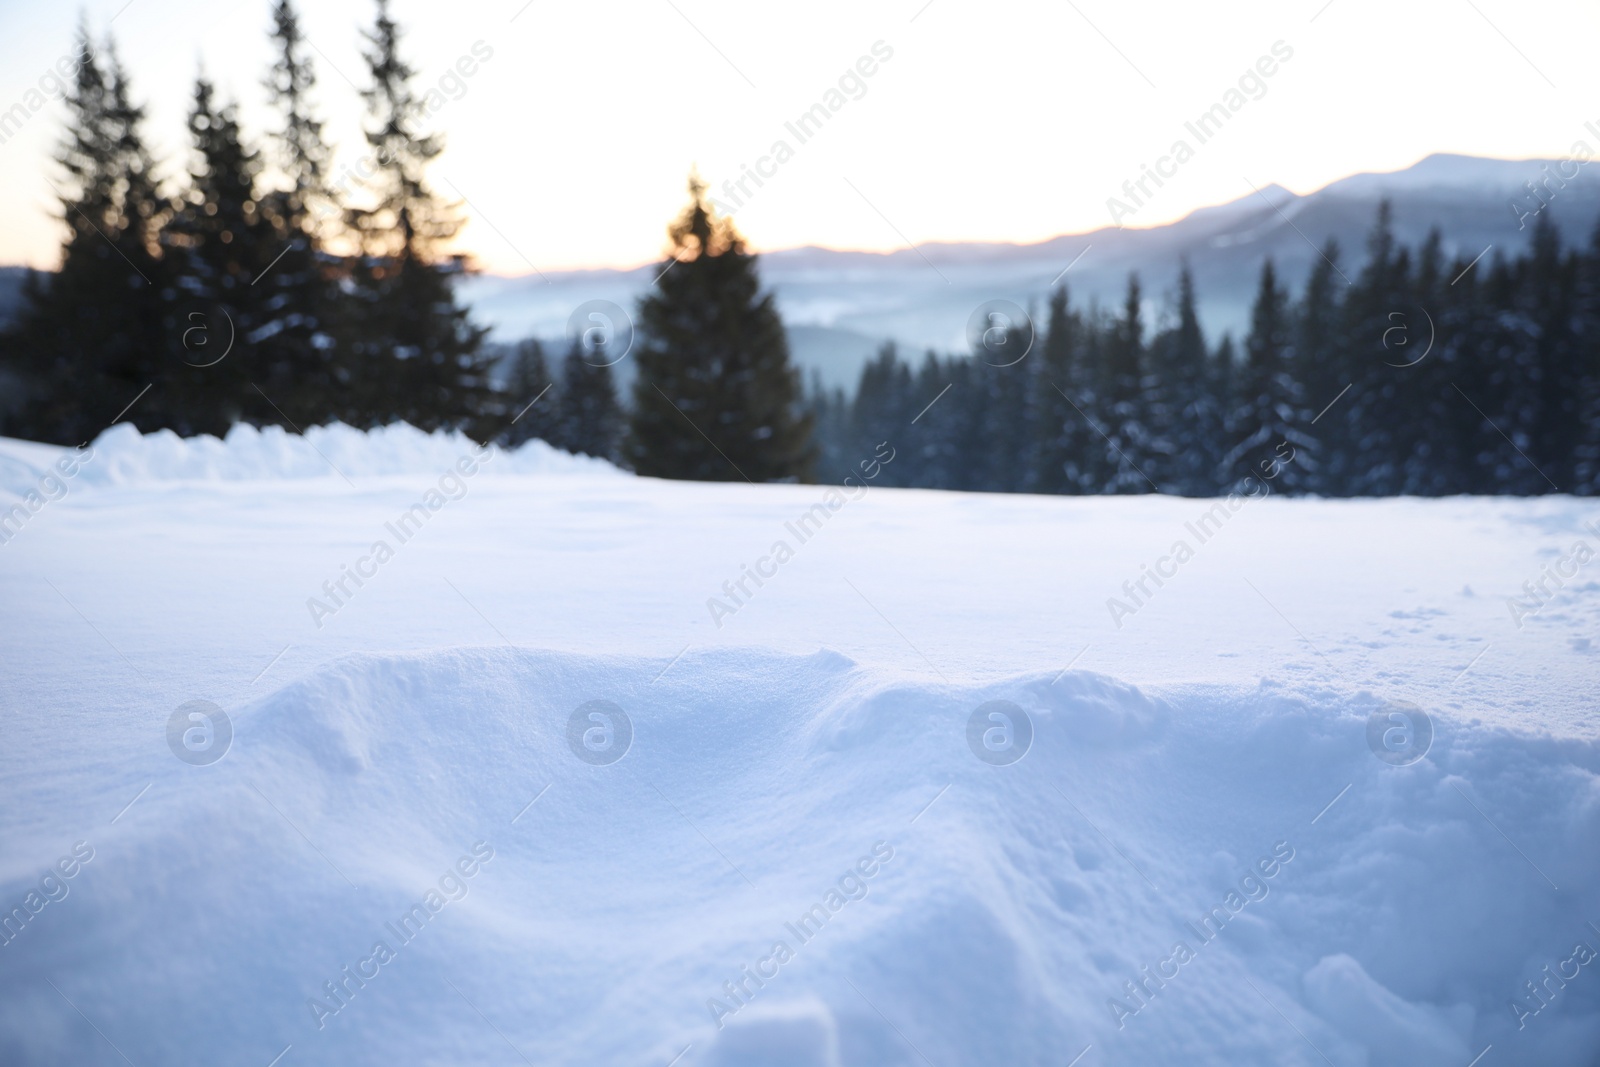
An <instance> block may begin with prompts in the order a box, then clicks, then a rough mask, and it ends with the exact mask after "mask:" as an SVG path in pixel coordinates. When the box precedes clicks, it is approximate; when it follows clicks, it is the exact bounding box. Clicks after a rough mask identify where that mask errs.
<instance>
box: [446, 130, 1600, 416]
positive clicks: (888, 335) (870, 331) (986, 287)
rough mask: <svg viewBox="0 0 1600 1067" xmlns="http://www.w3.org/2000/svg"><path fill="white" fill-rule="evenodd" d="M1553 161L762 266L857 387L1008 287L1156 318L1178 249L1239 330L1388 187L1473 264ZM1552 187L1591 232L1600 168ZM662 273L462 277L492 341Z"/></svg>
mask: <svg viewBox="0 0 1600 1067" xmlns="http://www.w3.org/2000/svg"><path fill="white" fill-rule="evenodd" d="M1557 162H1558V161H1556V160H1539V159H1533V160H1501V159H1483V158H1478V157H1473V156H1461V155H1442V154H1441V155H1431V156H1428V157H1427V158H1425V159H1423V160H1421V161H1420V162H1418V163H1416V164H1414V165H1412V166H1410V167H1408V168H1406V169H1404V170H1400V171H1394V172H1391V173H1385V174H1356V175H1353V176H1351V177H1348V178H1344V179H1341V180H1339V181H1336V182H1334V183H1332V184H1330V185H1328V186H1326V187H1324V188H1322V189H1319V190H1317V191H1316V192H1313V193H1308V194H1305V195H1303V196H1302V195H1299V194H1296V193H1293V192H1290V191H1289V190H1287V189H1284V188H1282V187H1281V186H1277V185H1270V186H1266V187H1264V188H1263V189H1261V190H1260V191H1259V192H1255V191H1252V192H1249V193H1247V194H1245V195H1244V196H1241V197H1240V198H1239V199H1237V200H1234V201H1232V202H1230V203H1226V204H1220V205H1216V206H1213V207H1205V208H1200V209H1198V210H1196V211H1194V212H1191V213H1190V214H1189V215H1188V216H1186V217H1185V218H1183V219H1180V220H1179V221H1177V222H1174V223H1170V224H1168V225H1164V226H1154V227H1149V228H1146V229H1133V228H1123V229H1118V228H1116V227H1109V226H1108V227H1106V228H1104V229H1100V230H1095V231H1093V232H1091V233H1085V234H1074V235H1064V236H1060V237H1054V238H1051V239H1049V240H1047V241H1041V242H1038V243H1036V244H1004V243H958V244H941V243H932V244H925V245H922V246H920V248H919V249H916V250H912V249H901V250H899V251H896V252H888V253H877V252H848V251H835V250H832V249H827V248H815V247H805V248H794V249H787V250H783V251H777V252H768V253H765V254H764V255H762V257H761V275H762V279H763V281H764V282H765V284H766V285H767V286H769V287H770V288H771V289H772V290H773V292H774V293H775V294H776V296H777V301H778V305H779V308H780V310H781V311H782V313H783V316H784V321H785V322H786V323H787V324H788V326H789V328H790V339H791V345H792V347H793V349H794V353H795V356H796V359H797V361H798V362H799V363H800V365H801V366H802V368H803V369H804V370H805V372H806V374H807V377H808V378H809V377H810V375H811V373H812V372H813V371H816V372H817V373H819V374H821V376H822V378H823V380H824V381H825V382H827V383H828V384H829V385H843V386H847V387H850V386H853V385H854V384H855V378H856V374H857V371H858V370H859V368H860V366H861V363H862V362H863V361H864V359H865V358H866V357H867V356H868V355H870V353H871V351H872V349H873V348H874V347H875V345H876V344H877V343H879V342H881V341H883V340H888V339H893V340H895V341H896V342H898V343H899V344H900V345H902V347H904V348H909V349H912V350H913V351H916V350H920V349H923V348H929V347H932V348H936V349H938V350H940V351H945V352H950V351H960V350H963V349H964V348H965V341H964V339H963V335H964V332H965V326H966V321H967V317H968V315H970V314H971V312H972V311H973V309H974V308H976V307H977V306H978V305H979V304H980V303H982V302H983V301H985V300H990V299H995V298H1005V299H1009V300H1013V301H1015V302H1016V303H1018V304H1020V305H1021V306H1023V307H1025V308H1026V307H1030V306H1031V307H1034V308H1040V309H1042V308H1043V306H1044V303H1045V298H1046V296H1047V295H1048V293H1049V290H1050V288H1051V285H1052V283H1053V282H1055V281H1056V279H1058V278H1059V279H1061V280H1062V281H1063V282H1064V283H1065V284H1067V285H1068V287H1069V289H1070V291H1071V293H1072V296H1073V301H1074V303H1078V304H1082V303H1084V302H1087V301H1098V302H1099V303H1100V304H1101V305H1102V306H1111V305H1113V304H1116V303H1118V302H1119V301H1120V300H1121V298H1122V294H1123V291H1124V288H1125V287H1126V285H1127V277H1128V273H1129V272H1130V271H1137V272H1139V275H1140V277H1141V279H1142V281H1143V282H1144V286H1145V292H1146V294H1147V307H1146V312H1147V315H1148V316H1149V319H1150V321H1152V322H1154V321H1157V319H1158V317H1159V316H1160V315H1161V314H1162V312H1163V310H1164V309H1165V307H1166V305H1167V295H1168V293H1169V292H1170V290H1172V289H1173V288H1174V287H1175V282H1176V278H1177V273H1178V264H1179V262H1180V260H1181V259H1183V258H1185V257H1186V258H1187V259H1188V261H1189V264H1190V266H1191V268H1192V269H1193V271H1194V274H1195V283H1196V286H1197V288H1198V290H1199V295H1200V299H1201V318H1202V320H1203V322H1204V324H1205V326H1206V329H1207V332H1208V334H1209V335H1210V336H1211V337H1213V338H1215V337H1217V336H1219V335H1220V334H1221V332H1222V331H1224V330H1232V331H1234V332H1235V333H1238V332H1240V331H1242V330H1243V329H1244V328H1245V326H1246V325H1247V323H1248V317H1249V305H1250V300H1251V298H1252V297H1253V295H1254V293H1255V287H1256V280H1257V274H1258V272H1259V270H1260V267H1261V261H1262V260H1263V259H1264V258H1266V257H1267V256H1271V257H1272V259H1273V261H1274V262H1275V263H1276V265H1277V266H1278V268H1279V272H1280V277H1285V278H1287V279H1288V280H1289V282H1290V283H1291V284H1292V285H1294V286H1296V287H1298V286H1299V285H1300V284H1301V283H1302V282H1303V280H1304V279H1305V277H1306V275H1307V274H1308V273H1309V272H1310V270H1311V266H1312V263H1313V261H1314V260H1315V259H1316V257H1317V255H1318V254H1319V253H1318V251H1317V248H1320V247H1321V246H1322V245H1323V244H1324V243H1325V242H1326V241H1327V240H1328V239H1329V238H1330V237H1331V238H1336V239H1337V240H1338V242H1339V244H1340V246H1341V248H1342V256H1341V258H1340V266H1341V268H1342V269H1343V271H1344V273H1345V274H1346V275H1349V276H1350V277H1352V278H1353V277H1354V276H1355V272H1356V270H1358V269H1359V267H1360V264H1361V262H1362V261H1363V259H1364V258H1365V252H1364V243H1365V237H1366V234H1367V231H1368V230H1369V229H1370V228H1371V226H1372V221H1373V218H1374V216H1375V215H1376V213H1377V210H1378V204H1379V202H1380V201H1381V200H1383V199H1384V198H1388V199H1389V200H1390V201H1391V203H1392V204H1393V208H1394V229H1395V233H1396V236H1397V237H1398V238H1399V239H1400V240H1401V241H1402V242H1405V243H1407V244H1416V243H1419V242H1421V241H1422V240H1423V239H1424V238H1425V237H1426V236H1427V233H1428V230H1429V229H1430V228H1432V227H1435V226H1437V227H1438V228H1439V230H1440V231H1441V232H1442V234H1443V237H1444V249H1445V253H1446V255H1447V256H1454V255H1460V256H1462V257H1463V258H1465V259H1472V258H1473V257H1474V256H1477V255H1478V254H1479V253H1480V252H1483V251H1484V250H1485V249H1486V248H1490V247H1491V246H1492V250H1491V251H1490V252H1489V254H1488V255H1487V256H1486V257H1485V260H1484V262H1485V265H1487V263H1488V262H1490V261H1492V260H1493V259H1494V257H1496V256H1499V255H1507V256H1512V255H1515V254H1517V253H1518V252H1520V251H1521V250H1522V248H1523V247H1524V244H1525V242H1526V240H1527V237H1528V234H1529V233H1531V231H1532V219H1531V216H1529V217H1528V218H1525V219H1524V220H1523V221H1524V226H1525V228H1523V229H1519V228H1518V216H1517V213H1516V212H1515V211H1513V210H1512V208H1511V204H1512V201H1513V198H1517V199H1518V200H1519V202H1520V203H1521V204H1523V205H1524V207H1523V210H1524V211H1525V212H1531V211H1533V210H1534V209H1535V208H1537V207H1538V203H1539V202H1538V201H1537V200H1535V199H1534V198H1533V197H1532V195H1531V194H1530V193H1529V192H1528V190H1527V189H1526V187H1525V183H1527V182H1535V183H1537V182H1541V181H1543V180H1544V179H1545V176H1546V172H1545V170H1543V169H1542V168H1544V167H1549V168H1550V170H1551V171H1554V170H1555V168H1556V165H1557ZM1567 169H1568V170H1569V171H1570V170H1571V169H1572V168H1571V166H1570V165H1569V166H1568V168H1567ZM1549 189H1550V190H1551V192H1547V193H1546V194H1545V196H1546V198H1547V199H1548V200H1549V202H1550V204H1549V207H1548V209H1547V210H1549V211H1551V212H1552V213H1553V216H1552V217H1553V218H1554V219H1555V220H1556V221H1557V223H1558V224H1559V225H1560V226H1561V228H1562V230H1563V231H1564V235H1565V237H1566V239H1567V240H1568V241H1569V242H1576V241H1587V240H1588V237H1589V234H1590V231H1591V230H1592V229H1593V227H1594V225H1595V221H1596V219H1597V218H1600V176H1597V175H1593V174H1590V173H1587V172H1586V171H1585V170H1584V169H1582V168H1580V169H1579V171H1578V174H1577V177H1576V178H1573V179H1570V180H1568V181H1567V182H1566V185H1565V187H1560V186H1558V185H1556V184H1554V183H1553V182H1552V184H1551V185H1550V186H1549ZM1519 194H1520V195H1519ZM1314 246H1315V247H1314ZM1080 255H1081V257H1082V258H1078V257H1079V256H1080ZM924 257H925V258H924ZM930 264H931V265H930ZM1069 264H1071V265H1072V266H1071V269H1070V270H1069V271H1067V273H1066V274H1065V275H1063V274H1062V272H1063V271H1064V270H1066V268H1067V267H1068V265H1069ZM660 269H661V268H660V265H659V264H654V263H652V264H647V265H645V266H643V267H639V268H636V269H634V270H589V271H568V272H546V273H545V274H544V276H543V277H541V276H539V275H530V276H525V277H520V278H505V277H495V276H489V275H480V276H478V277H475V278H472V279H470V280H468V281H467V283H466V285H465V287H464V296H465V298H466V299H467V300H468V302H470V303H471V304H472V305H473V307H474V309H475V311H476V312H477V314H478V315H479V317H480V318H481V319H482V320H483V321H485V322H487V323H490V324H492V325H493V326H494V327H495V334H496V336H497V337H498V338H501V339H508V340H509V339H514V338H517V337H522V336H527V335H529V334H537V335H540V336H544V337H559V336H561V335H562V334H563V333H564V331H565V324H566V320H567V316H568V315H569V314H570V313H571V311H572V309H573V308H575V307H577V306H578V305H579V304H581V303H582V302H584V301H586V300H593V299H604V300H610V301H612V302H614V303H617V304H620V305H622V306H623V307H625V308H630V309H631V308H632V306H633V302H634V300H636V299H637V297H638V296H639V294H640V293H642V292H643V291H644V290H645V289H646V288H648V287H649V285H650V283H651V281H652V279H653V278H654V277H655V275H656V273H657V272H658V271H659V270H660Z"/></svg>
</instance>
